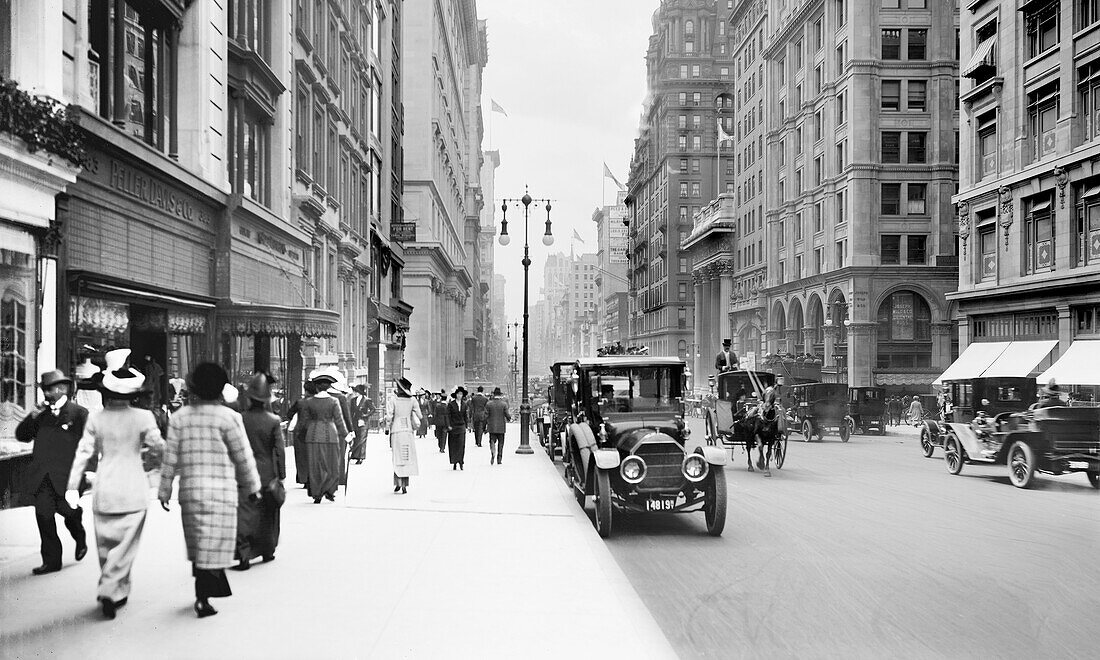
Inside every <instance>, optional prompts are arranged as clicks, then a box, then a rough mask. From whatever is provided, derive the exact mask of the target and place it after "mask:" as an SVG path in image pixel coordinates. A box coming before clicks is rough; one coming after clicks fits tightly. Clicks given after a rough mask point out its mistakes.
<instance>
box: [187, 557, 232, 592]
mask: <svg viewBox="0 0 1100 660" xmlns="http://www.w3.org/2000/svg"><path fill="white" fill-rule="evenodd" d="M191 575H193V576H194V577H195V598H225V597H226V596H232V595H233V590H232V589H230V588H229V578H227V577H226V576H225V569H224V568H199V567H198V566H194V565H192V566H191Z"/></svg>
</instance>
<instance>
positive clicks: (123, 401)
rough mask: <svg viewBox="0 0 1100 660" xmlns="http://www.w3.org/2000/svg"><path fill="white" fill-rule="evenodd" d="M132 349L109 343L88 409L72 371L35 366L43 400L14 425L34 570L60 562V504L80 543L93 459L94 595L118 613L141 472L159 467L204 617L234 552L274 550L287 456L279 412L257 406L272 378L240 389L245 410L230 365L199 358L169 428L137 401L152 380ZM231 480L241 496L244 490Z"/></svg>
mask: <svg viewBox="0 0 1100 660" xmlns="http://www.w3.org/2000/svg"><path fill="white" fill-rule="evenodd" d="M129 356H130V350H129V349H118V350H114V351H110V352H108V353H107V354H106V356H105V357H106V362H107V368H106V370H104V371H102V372H100V373H99V374H96V376H97V377H96V378H95V379H94V380H93V381H92V382H94V383H95V388H96V390H97V391H98V392H99V394H100V395H101V397H102V406H103V407H102V409H101V410H96V411H95V412H92V413H91V414H89V412H88V411H87V409H85V408H83V407H82V406H80V405H78V404H76V403H74V402H73V401H72V398H73V396H74V394H75V392H74V383H73V381H72V379H71V378H69V377H67V376H66V375H65V374H63V373H62V372H60V371H56V370H55V371H50V372H47V373H45V374H42V376H41V378H40V381H39V385H40V387H41V388H42V390H43V395H44V398H45V403H44V404H42V405H40V406H38V407H37V408H36V409H35V410H33V411H31V413H29V414H28V415H27V416H26V417H25V418H24V419H23V420H22V421H21V422H20V424H19V425H18V427H17V429H16V438H17V439H18V440H20V441H23V442H29V441H32V440H33V441H34V449H33V452H32V458H31V468H30V473H29V477H30V482H29V485H30V486H31V490H32V492H33V494H34V496H35V518H36V520H37V522H38V529H39V534H40V537H41V555H42V565H41V566H39V567H37V568H35V569H34V570H33V571H32V572H33V573H34V574H35V575H44V574H47V573H53V572H56V571H59V570H61V567H62V547H61V542H60V539H59V538H58V536H57V528H56V521H55V518H54V516H55V515H57V514H60V515H61V516H62V518H63V519H64V521H65V526H66V527H67V528H68V530H69V532H70V533H71V534H72V536H73V540H74V541H75V542H76V552H75V555H74V557H75V559H76V560H77V561H80V560H81V559H83V558H84V556H85V555H86V553H87V551H88V544H87V539H86V532H85V530H84V526H83V520H82V518H83V510H82V508H81V507H80V503H79V500H80V497H81V495H82V493H83V491H84V489H85V488H86V474H85V470H86V469H90V468H91V467H92V465H91V464H92V463H95V474H96V478H95V484H94V491H93V498H92V514H93V520H94V523H95V540H96V548H97V551H98V556H99V565H100V578H99V583H98V587H97V591H96V598H97V601H98V602H99V603H100V606H101V607H102V611H103V615H104V617H106V618H108V619H113V618H115V615H116V612H117V610H118V608H120V607H122V606H123V605H125V604H126V602H127V600H128V598H129V594H130V589H131V582H130V573H131V569H132V567H133V563H134V560H135V558H136V557H137V552H138V547H139V544H140V540H141V533H142V529H143V528H144V525H145V518H146V513H147V510H148V503H149V497H148V496H149V488H150V482H149V478H148V476H149V475H148V473H150V472H156V471H157V470H158V468H159V473H160V483H159V488H158V493H157V497H158V499H159V500H160V503H161V507H162V508H164V510H166V511H167V510H169V509H170V506H169V501H170V499H171V496H172V490H173V486H174V484H175V481H176V478H177V477H179V492H178V494H177V501H178V502H179V505H180V509H181V513H182V521H183V533H184V538H185V541H186V546H187V558H188V560H189V561H190V563H191V572H192V576H193V577H194V581H195V582H194V586H195V604H194V610H195V613H196V614H197V615H198V616H199V617H200V618H202V617H207V616H210V615H213V614H216V613H217V611H216V610H215V609H214V608H213V607H212V606H211V605H210V602H209V599H210V598H215V597H225V596H229V595H231V593H232V591H231V590H230V587H229V582H228V579H227V578H226V574H225V569H226V568H228V567H231V566H232V565H233V564H234V560H235V558H236V559H237V561H238V565H239V562H241V561H242V560H241V558H242V557H245V558H251V557H253V556H262V557H263V558H264V560H266V561H270V560H272V559H274V551H275V546H276V544H277V543H278V533H279V532H278V506H279V504H281V501H280V498H279V495H278V492H279V491H281V489H282V483H281V479H282V478H283V476H284V475H285V465H284V461H283V441H282V432H281V427H280V425H279V420H278V417H276V416H275V415H273V414H271V413H270V412H269V411H267V410H265V409H264V406H265V405H267V404H268V403H269V402H270V400H271V384H272V382H273V379H271V378H270V377H269V376H267V375H266V374H257V376H256V377H255V378H254V380H253V382H252V383H251V384H250V386H249V388H248V389H247V391H246V395H247V400H248V401H249V402H250V404H249V405H248V406H247V409H246V410H245V412H244V413H243V414H242V413H238V412H237V411H236V410H233V409H232V408H230V407H228V406H226V405H224V399H223V395H224V392H225V389H226V386H227V385H228V383H229V378H228V375H227V374H226V372H225V370H224V369H223V368H222V367H221V366H219V365H217V364H214V363H202V364H199V365H198V366H197V367H196V368H195V369H194V371H193V372H192V373H191V374H190V375H189V377H188V379H187V389H188V391H189V393H190V401H189V404H188V405H187V406H184V407H182V408H180V409H179V410H178V411H177V412H176V413H175V414H174V415H172V417H171V419H170V420H169V421H168V424H167V433H166V434H165V432H164V431H163V430H162V424H158V418H157V416H156V415H154V413H153V411H151V410H148V409H143V408H140V407H135V405H134V402H135V401H140V400H141V399H142V398H146V397H144V396H143V395H144V394H145V393H146V392H147V390H148V383H147V382H146V376H145V375H144V374H142V373H141V372H140V371H138V370H136V369H134V368H133V367H132V366H129ZM165 435H166V436H167V437H165ZM238 492H242V493H246V494H247V498H246V499H245V500H244V501H240V499H239V497H238ZM243 561H245V562H247V559H244V560H243Z"/></svg>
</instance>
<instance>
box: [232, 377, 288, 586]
mask: <svg viewBox="0 0 1100 660" xmlns="http://www.w3.org/2000/svg"><path fill="white" fill-rule="evenodd" d="M274 383H275V379H274V378H273V377H272V376H271V374H267V373H263V372H260V373H257V374H255V375H254V376H252V379H251V380H250V381H249V382H248V385H246V386H245V389H244V396H243V397H241V398H242V405H241V408H242V409H243V411H244V412H242V413H241V419H242V421H243V422H244V431H245V434H247V435H248V443H249V445H251V447H252V458H253V459H255V461H256V472H258V473H259V475H260V483H261V484H263V498H262V499H261V500H260V501H259V502H256V501H252V500H247V499H243V500H241V501H240V503H239V504H238V505H237V565H236V566H233V567H232V568H233V569H235V570H238V571H243V570H247V569H248V567H249V565H250V564H249V562H251V561H252V560H253V559H255V558H256V557H263V560H264V561H265V562H268V561H271V560H273V559H275V547H276V546H277V545H278V544H279V509H280V508H282V506H283V502H284V501H285V499H286V490H285V489H284V487H283V479H286V451H285V449H284V448H283V427H282V425H281V424H280V423H279V416H278V415H276V414H274V413H272V412H271V411H270V410H269V409H268V408H269V407H270V405H271V401H272V399H274V398H275V397H274V395H273V394H272V391H271V386H272V384H274Z"/></svg>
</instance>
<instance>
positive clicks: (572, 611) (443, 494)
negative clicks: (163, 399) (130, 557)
mask: <svg viewBox="0 0 1100 660" xmlns="http://www.w3.org/2000/svg"><path fill="white" fill-rule="evenodd" d="M518 438H519V429H518V427H517V426H516V425H514V424H513V425H511V426H510V427H509V430H508V436H507V444H506V446H505V454H504V463H503V465H490V464H489V450H488V437H486V439H485V442H484V444H485V447H482V448H478V447H476V446H475V445H474V442H473V436H472V434H471V435H470V436H469V441H468V443H467V451H466V469H465V470H464V471H458V472H455V471H452V470H451V466H450V464H449V463H448V462H447V457H446V455H445V454H440V453H438V449H437V448H436V443H435V438H434V437H433V436H432V435H429V436H428V437H427V438H423V439H420V440H418V441H417V449H418V452H419V458H420V476H419V477H414V478H413V479H412V483H411V485H410V487H409V492H408V494H407V495H397V494H394V493H393V482H392V471H391V464H390V455H389V448H388V442H387V437H386V436H384V435H380V434H377V433H372V434H371V436H370V439H369V441H368V446H367V451H368V456H367V460H366V461H365V462H364V463H363V464H362V465H352V466H351V473H350V478H349V485H348V489H347V495H346V496H345V495H344V494H343V489H341V493H340V495H339V496H338V497H337V499H336V502H335V503H331V502H322V503H321V504H316V505H315V504H313V501H312V500H311V499H310V498H308V497H307V496H306V494H305V491H304V490H303V489H301V488H299V487H297V486H296V485H294V483H293V478H294V476H293V465H294V462H293V457H292V455H291V451H290V450H288V457H287V462H288V476H289V477H290V479H288V480H287V484H288V486H289V487H290V490H289V492H288V497H287V502H286V504H285V506H284V507H283V509H282V539H281V541H280V544H279V549H278V551H277V553H276V559H275V561H274V562H271V563H269V564H259V563H257V564H254V566H253V568H252V569H251V570H249V571H247V572H242V573H237V572H234V571H229V576H230V577H229V579H230V583H231V584H232V587H233V592H234V595H233V596H232V597H230V598H226V599H217V600H215V601H213V603H214V605H215V607H217V608H218V610H219V613H218V615H217V616H215V617H211V618H208V619H203V620H199V619H198V618H197V617H196V616H195V614H194V612H193V611H192V610H191V606H192V603H193V597H192V596H193V583H192V579H191V574H190V566H189V564H188V563H187V561H186V554H185V547H184V541H183V531H182V528H181V524H180V513H179V507H178V506H177V505H176V503H175V502H173V506H172V511H171V512H169V513H165V512H164V511H161V510H160V508H159V507H158V506H156V503H155V501H153V500H151V507H150V510H149V514H148V518H147V521H146V525H145V531H144V535H143V537H142V540H141V547H140V549H139V552H138V557H137V561H136V562H135V565H134V571H133V585H134V586H133V592H132V593H131V595H130V599H129V603H128V604H127V605H126V607H124V608H122V609H121V610H119V614H118V618H117V619H115V620H114V621H106V620H103V618H102V615H101V614H100V612H99V610H98V608H97V606H96V602H95V585H96V580H97V579H98V576H99V571H98V566H97V564H96V550H95V546H94V541H93V540H92V536H91V533H92V524H93V523H92V515H91V512H90V511H89V509H90V496H86V498H85V502H84V505H85V509H86V511H85V519H84V522H85V526H86V527H87V529H88V532H89V543H90V544H91V546H92V547H91V549H90V551H89V553H88V556H87V557H86V558H85V559H84V560H83V561H82V562H80V563H75V562H73V561H72V551H73V543H72V540H71V539H70V538H68V537H67V536H66V532H65V530H64V528H63V527H61V528H60V533H61V536H62V540H63V542H64V545H65V555H66V562H65V568H64V570H62V571H61V572H59V573H54V574H50V575H45V576H37V577H36V576H32V575H31V569H32V568H34V567H35V566H37V565H38V564H39V563H40V559H39V555H38V532H37V528H36V526H35V521H34V511H33V508H31V507H21V508H18V509H11V510H6V511H0V658H5V659H6V658H40V657H54V658H82V659H83V658H135V657H154V656H155V657H166V658H265V659H268V660H270V659H271V658H299V659H300V658H312V657H319V656H321V655H322V654H324V655H327V656H329V657H340V658H505V657H507V658H519V657H523V658H550V657H555V658H559V657H565V658H568V657H580V658H589V657H601V658H640V657H641V658H647V659H648V658H665V657H675V654H674V652H673V651H672V648H671V647H670V645H669V643H668V641H667V640H666V639H665V637H664V635H663V633H662V632H661V630H660V628H659V627H658V625H657V623H656V622H655V621H654V619H653V617H652V616H651V615H650V613H649V611H648V610H647V609H646V608H645V606H644V605H643V604H642V602H641V600H640V598H639V597H638V594H637V593H636V592H635V590H634V588H633V587H632V586H631V585H630V583H629V582H628V581H627V579H626V577H625V576H624V574H623V572H622V571H621V570H620V568H619V566H618V565H617V564H616V562H615V560H614V559H613V558H612V557H611V554H610V553H609V552H608V550H607V547H606V546H605V545H604V543H603V541H601V540H600V538H599V537H598V536H597V535H596V532H595V531H594V530H593V527H592V523H591V519H590V518H589V517H588V515H587V514H586V513H585V512H582V511H581V510H580V508H579V507H578V506H577V503H576V501H575V500H574V499H573V497H572V495H571V494H570V492H569V490H568V489H567V488H566V487H565V484H564V482H563V481H562V479H561V477H560V476H559V474H558V473H557V471H556V470H555V468H554V467H553V466H552V465H551V463H550V461H549V460H548V459H547V457H546V455H545V453H544V452H543V451H542V449H541V447H539V446H538V443H537V439H536V438H535V437H534V435H532V441H533V442H534V444H535V454H534V455H529V456H524V455H517V454H516V453H515V449H516V446H517V445H518ZM589 509H591V504H589ZM59 521H60V519H59Z"/></svg>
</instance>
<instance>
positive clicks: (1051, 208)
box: [948, 0, 1100, 386]
mask: <svg viewBox="0 0 1100 660" xmlns="http://www.w3.org/2000/svg"><path fill="white" fill-rule="evenodd" d="M969 5H970V6H968V7H967V11H964V12H963V16H962V25H961V38H960V48H961V50H962V59H961V61H962V62H963V63H964V66H963V67H962V70H961V72H960V73H961V74H962V90H961V91H962V94H961V101H962V116H961V118H960V119H961V122H960V123H959V128H960V130H961V135H960V136H959V138H958V139H959V146H960V151H961V154H962V158H961V163H960V168H959V169H960V176H959V180H960V185H959V192H958V195H957V196H956V200H957V202H958V209H959V215H958V229H957V231H958V238H959V242H960V248H961V257H962V258H961V261H960V264H959V279H958V291H957V292H956V293H953V294H950V295H949V296H948V298H949V299H950V300H951V301H952V303H953V304H954V305H957V306H958V317H959V327H958V339H959V343H960V345H962V346H967V345H969V344H974V343H979V342H993V341H998V342H1005V341H1018V340H1031V341H1035V342H1046V344H1043V345H1039V348H1038V352H1036V351H1034V350H1032V351H1023V350H1019V351H1013V352H1012V355H1013V356H1014V358H1015V360H1014V362H1015V364H1014V365H1013V366H1014V367H1016V368H1017V369H1019V370H1020V372H1019V375H1027V374H1028V373H1029V370H1030V371H1032V372H1035V371H1039V370H1041V368H1042V367H1043V366H1044V365H1043V364H1042V361H1044V360H1046V361H1049V359H1053V358H1055V357H1059V356H1061V357H1062V358H1063V359H1060V360H1059V362H1058V365H1059V366H1060V367H1063V368H1066V367H1072V366H1073V365H1077V366H1079V367H1081V368H1083V369H1085V370H1091V372H1095V371H1096V365H1097V364H1100V351H1098V350H1096V346H1097V345H1098V344H1100V342H1097V341H1092V342H1082V341H1079V340H1081V339H1098V338H1100V286H1098V285H1100V169H1098V167H1097V164H1096V162H1095V156H1096V154H1098V153H1100V123H1098V122H1100V52H1098V51H1097V50H1096V48H1095V47H1094V46H1093V44H1095V43H1096V42H1097V39H1098V38H1100V13H1098V10H1100V5H1098V3H1097V2H1094V1H1091V2H1056V1H1055V0H1049V1H1047V2H1028V3H1016V2H983V3H969ZM1051 345H1055V348H1054V351H1053V354H1051V355H1049V356H1048V355H1047V352H1048V351H1049V350H1050V348H1051ZM1036 360H1038V361H1039V362H1036ZM1063 373H1065V374H1066V375H1067V378H1065V379H1061V382H1062V384H1063V385H1065V386H1068V385H1075V384H1082V381H1081V380H1079V379H1077V378H1073V377H1071V376H1070V371H1064V372H1063ZM1078 373H1080V372H1078ZM1090 377H1091V374H1090ZM1090 382H1095V381H1090Z"/></svg>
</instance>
